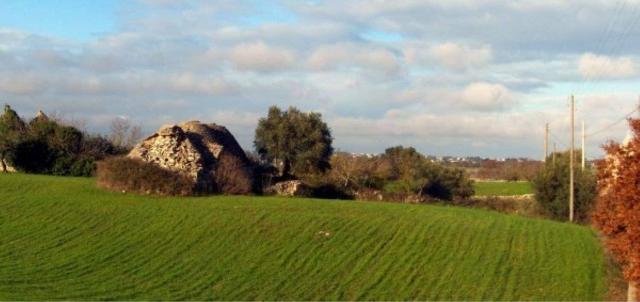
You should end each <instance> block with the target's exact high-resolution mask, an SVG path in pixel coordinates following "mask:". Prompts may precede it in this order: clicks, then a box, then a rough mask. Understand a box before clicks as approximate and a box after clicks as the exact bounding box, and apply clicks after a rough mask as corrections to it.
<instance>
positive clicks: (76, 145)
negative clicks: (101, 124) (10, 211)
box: [0, 106, 125, 176]
mask: <svg viewBox="0 0 640 302" xmlns="http://www.w3.org/2000/svg"><path fill="white" fill-rule="evenodd" d="M124 152H125V150H123V149H122V148H117V147H115V146H114V145H113V144H112V143H111V142H110V141H109V140H107V139H105V138H103V137H101V136H89V135H86V134H84V133H82V131H80V130H78V129H76V128H74V127H71V126H66V125H62V124H60V123H58V122H56V121H54V120H50V119H49V118H47V117H46V116H38V117H36V118H34V119H32V120H31V121H30V122H29V123H28V124H25V123H24V122H22V120H21V119H20V117H19V116H18V115H17V113H16V112H15V111H13V110H11V107H9V106H5V113H4V114H3V115H2V116H0V161H2V162H1V163H0V164H2V165H1V166H0V168H3V167H4V165H5V164H6V163H8V164H10V165H12V166H13V167H14V168H16V169H17V170H18V171H21V172H26V173H41V174H53V175H63V176H65V175H68V176H92V175H93V174H94V173H95V167H96V164H95V161H97V160H101V159H104V158H105V157H108V156H112V155H118V154H123V153H124ZM3 169H4V168H3Z"/></svg>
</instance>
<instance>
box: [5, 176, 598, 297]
mask: <svg viewBox="0 0 640 302" xmlns="http://www.w3.org/2000/svg"><path fill="white" fill-rule="evenodd" d="M602 263H603V256H602V252H601V249H600V247H599V245H598V242H597V239H596V237H595V235H594V233H593V232H592V231H591V230H590V229H588V228H585V227H580V226H575V225H569V224H562V223H557V222H551V221H543V220H534V219H526V218H521V217H516V216H507V215H503V214H499V213H492V212H487V211H482V210H472V209H463V208H453V207H452V208H449V207H439V206H419V205H402V204H389V203H362V202H348V201H321V200H308V199H281V198H260V197H208V198H152V197H140V196H134V195H128V194H127V195H125V194H118V193H108V192H104V191H101V190H98V189H95V188H94V185H93V181H92V180H91V179H78V178H56V177H45V176H28V175H9V176H8V175H0V300H25V299H26V300H39V299H72V300H78V299H91V300H101V299H117V300H129V299H145V300H149V299H151V300H155V299H169V300H181V299H190V300H210V299H226V300H228V299H231V300H247V299H249V300H252V299H260V300H273V299H303V300H351V299H368V300H406V299H419V300H427V299H429V300H431V299H436V300H442V299H456V300H469V299H474V300H476V299H483V300H485V299H490V300H532V299H533V300H538V299H545V300H566V299H574V300H598V299H601V298H602V297H603V293H604V292H605V288H604V284H605V282H604V280H603V279H604V276H603V275H604V271H603V264H602Z"/></svg>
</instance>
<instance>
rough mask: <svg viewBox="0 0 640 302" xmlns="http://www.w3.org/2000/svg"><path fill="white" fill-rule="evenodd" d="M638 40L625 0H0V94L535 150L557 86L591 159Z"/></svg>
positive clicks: (86, 116) (68, 108) (348, 141)
mask: <svg viewBox="0 0 640 302" xmlns="http://www.w3.org/2000/svg"><path fill="white" fill-rule="evenodd" d="M638 50H640V1H639V0H626V1H623V0H592V1H586V0H566V1H563V0H530V1H497V0H485V1H477V0H448V1H442V0H422V1H415V0H405V1H402V0H398V1H380V0H367V1H364V0H354V1H343V0H335V1H332V0H327V1H321V0H316V1H303V0H298V1H293V0H291V1H289V0H282V1H258V0H256V1H225V0H220V1H209V0H203V1H187V0H185V1H178V0H111V1H108V0H92V1H75V0H68V1H63V0H2V1H0V103H8V104H10V105H12V107H14V108H15V109H16V110H17V111H18V112H19V113H20V114H21V115H23V116H25V117H27V118H28V117H32V116H34V115H35V113H36V112H37V111H38V110H43V111H45V112H47V113H50V114H55V115H56V116H60V117H63V118H65V119H67V120H70V121H75V122H76V123H78V124H81V125H83V127H85V128H86V130H88V131H91V132H100V133H107V132H108V129H109V124H110V123H111V121H112V120H114V119H116V118H127V119H130V120H131V121H132V122H133V123H134V124H140V125H141V126H142V127H143V129H144V131H145V132H146V133H148V134H151V133H152V132H154V131H155V130H156V129H157V128H159V127H160V126H161V125H164V124H170V123H179V122H182V121H187V120H200V121H202V122H207V123H211V122H213V123H217V124H221V125H224V126H226V127H227V128H229V130H230V131H231V132H232V133H233V134H234V135H235V136H236V138H237V139H238V141H239V142H240V143H241V145H242V146H243V147H244V148H245V149H252V148H253V146H252V141H253V133H254V130H255V126H256V124H257V122H258V120H259V119H260V118H261V117H263V116H265V115H266V113H267V110H268V108H269V107H270V106H272V105H277V106H279V107H282V108H287V107H289V106H295V107H298V108H300V109H301V110H305V111H314V112H320V113H321V114H322V116H323V118H324V120H325V121H326V122H327V124H328V125H329V127H330V128H331V130H332V133H333V136H334V138H335V140H334V147H335V148H336V149H339V150H344V151H351V152H361V153H378V152H383V151H384V149H385V148H387V147H390V146H395V145H405V146H414V147H415V148H416V149H418V150H419V151H420V152H422V153H424V154H431V155H456V156H483V157H530V158H536V159H541V157H542V155H543V133H544V127H545V123H549V125H550V131H551V143H550V146H553V145H554V144H555V145H556V146H557V148H558V149H559V150H560V149H564V148H567V147H568V145H569V141H570V137H569V134H570V131H569V124H570V122H569V113H570V109H569V96H570V95H572V94H573V95H575V100H576V108H577V110H576V125H577V129H578V131H577V134H576V142H577V143H576V144H577V145H578V146H579V143H580V124H581V122H582V121H585V125H586V132H587V144H586V145H587V148H586V150H587V156H588V157H590V158H594V157H598V156H601V155H602V149H601V147H600V146H601V145H602V144H603V143H605V142H606V141H607V140H609V139H614V140H622V139H623V138H624V136H625V135H626V133H627V128H628V127H627V125H626V123H624V121H622V122H619V121H620V120H621V118H623V117H625V116H627V114H628V113H630V112H632V111H633V110H634V109H635V108H636V107H637V106H638V104H639V96H640V93H639V92H638V87H639V84H640V78H639V76H640V65H638V64H639V63H640V61H639V60H640V57H639V56H638V54H639V52H638ZM636 116H637V114H636ZM616 122H617V123H616Z"/></svg>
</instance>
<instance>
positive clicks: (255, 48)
mask: <svg viewBox="0 0 640 302" xmlns="http://www.w3.org/2000/svg"><path fill="white" fill-rule="evenodd" d="M229 59H230V60H231V62H232V63H233V65H234V66H235V67H236V68H237V69H239V70H253V71H274V70H280V69H286V68H288V67H290V66H291V65H293V63H294V62H295V54H294V53H293V51H291V50H288V49H285V48H279V47H273V46H269V45H267V44H265V43H264V42H261V41H260V42H253V43H243V44H240V45H237V46H235V47H233V48H232V49H231V50H230V52H229Z"/></svg>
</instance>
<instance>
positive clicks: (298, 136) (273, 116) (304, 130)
mask: <svg viewBox="0 0 640 302" xmlns="http://www.w3.org/2000/svg"><path fill="white" fill-rule="evenodd" d="M332 142H333V138H332V137H331V131H330V130H329V127H328V126H327V124H326V123H325V122H323V121H322V116H321V115H320V114H319V113H315V112H309V113H305V112H301V111H300V110H298V109H296V108H295V107H289V110H287V111H282V110H281V109H280V108H278V107H276V106H273V107H271V108H269V113H268V115H267V117H266V118H261V119H260V121H259V122H258V127H257V128H256V133H255V140H254V145H255V148H256V151H257V152H258V154H260V157H262V159H264V160H267V161H270V162H272V163H273V164H274V165H275V166H276V167H278V169H279V171H280V174H281V175H282V176H284V177H289V176H301V175H304V174H307V173H313V172H325V171H326V170H327V169H329V168H330V167H331V165H330V162H329V159H330V157H331V154H332V153H333V147H332V146H331V143H332Z"/></svg>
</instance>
